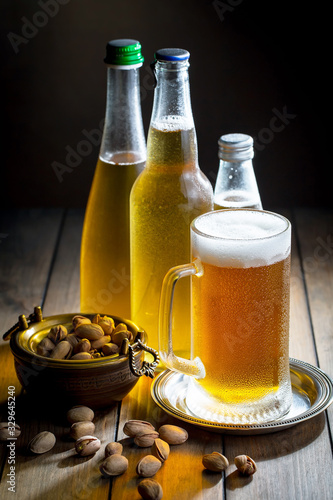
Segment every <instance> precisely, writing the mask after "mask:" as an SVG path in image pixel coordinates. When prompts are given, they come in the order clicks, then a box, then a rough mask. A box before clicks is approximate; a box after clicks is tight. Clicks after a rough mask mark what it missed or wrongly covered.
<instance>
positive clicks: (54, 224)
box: [0, 209, 63, 478]
mask: <svg viewBox="0 0 333 500" xmlns="http://www.w3.org/2000/svg"><path fill="white" fill-rule="evenodd" d="M62 215H63V210H62V209H49V210H39V209H29V210H24V209H21V210H15V209H9V210H3V211H2V212H1V214H0V232H1V238H0V321H1V325H2V328H1V334H2V335H3V334H4V333H5V332H6V331H7V330H8V329H9V328H10V327H12V326H13V325H14V324H15V323H16V322H17V320H18V316H19V315H21V314H26V315H27V316H28V315H29V314H30V313H31V312H33V308H34V306H36V305H41V304H42V302H43V299H44V294H45V288H46V285H47V281H48V276H49V272H50V268H51V265H52V259H53V255H54V249H55V246H56V242H57V238H58V234H59V230H60V227H61V222H62ZM2 335H1V339H0V366H1V371H0V418H1V421H7V419H8V407H7V401H8V387H9V386H12V387H15V397H16V398H17V397H18V396H19V394H20V392H21V385H20V383H19V381H18V379H17V377H16V373H15V370H14V361H13V357H12V355H11V352H10V348H9V342H8V341H4V340H2ZM16 418H17V423H19V424H22V416H20V415H17V417H16ZM7 452H8V449H7V448H6V447H5V446H1V447H0V463H1V464H3V463H4V461H5V460H6V456H7ZM1 470H2V467H1ZM2 477H3V478H5V477H6V476H5V475H2Z"/></svg>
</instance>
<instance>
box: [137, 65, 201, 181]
mask: <svg viewBox="0 0 333 500" xmlns="http://www.w3.org/2000/svg"><path fill="white" fill-rule="evenodd" d="M188 66H189V64H188V61H182V62H161V61H158V62H157V63H156V66H155V72H156V80H157V85H156V88H155V92H154V103H153V110H152V117H151V122H150V127H149V133H148V146H147V164H146V168H156V169H158V170H159V171H161V170H162V169H165V170H166V171H167V172H170V171H173V172H175V171H178V172H179V173H181V172H183V171H186V170H193V169H196V168H198V161H197V156H198V155H197V139H196V133H195V128H194V121H193V115H192V108H191V99H190V85H189V75H188Z"/></svg>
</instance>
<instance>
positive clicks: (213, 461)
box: [202, 451, 229, 472]
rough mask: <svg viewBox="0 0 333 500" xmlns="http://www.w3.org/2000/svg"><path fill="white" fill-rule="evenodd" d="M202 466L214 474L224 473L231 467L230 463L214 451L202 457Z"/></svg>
mask: <svg viewBox="0 0 333 500" xmlns="http://www.w3.org/2000/svg"><path fill="white" fill-rule="evenodd" d="M202 465H203V466H204V467H205V469H208V470H210V471H212V472H222V471H223V470H225V469H226V468H227V467H229V461H228V459H227V458H226V457H225V456H224V455H222V454H221V453H218V452H217V451H213V453H208V454H207V455H204V456H203V457H202Z"/></svg>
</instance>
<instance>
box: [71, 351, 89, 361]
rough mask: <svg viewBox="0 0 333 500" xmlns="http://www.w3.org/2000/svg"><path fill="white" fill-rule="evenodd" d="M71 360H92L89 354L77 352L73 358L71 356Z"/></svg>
mask: <svg viewBox="0 0 333 500" xmlns="http://www.w3.org/2000/svg"><path fill="white" fill-rule="evenodd" d="M71 359H74V360H76V359H92V355H91V354H90V353H89V352H78V353H77V354H74V356H71Z"/></svg>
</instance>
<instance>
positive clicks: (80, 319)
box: [72, 314, 91, 330]
mask: <svg viewBox="0 0 333 500" xmlns="http://www.w3.org/2000/svg"><path fill="white" fill-rule="evenodd" d="M90 323H91V321H90V319H89V318H86V317H85V316H81V315H80V314H77V315H76V316H74V317H73V318H72V324H73V328H74V330H76V329H77V327H78V326H80V325H89V324H90Z"/></svg>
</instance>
